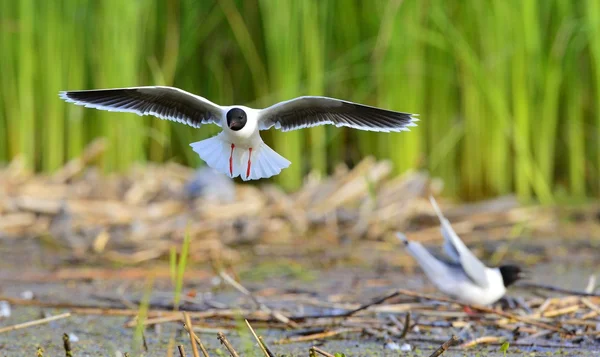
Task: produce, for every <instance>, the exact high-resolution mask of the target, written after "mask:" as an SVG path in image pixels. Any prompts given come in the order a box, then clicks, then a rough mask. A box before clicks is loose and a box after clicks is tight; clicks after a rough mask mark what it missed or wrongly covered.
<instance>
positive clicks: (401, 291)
mask: <svg viewBox="0 0 600 357" xmlns="http://www.w3.org/2000/svg"><path fill="white" fill-rule="evenodd" d="M398 295H405V296H410V297H415V298H421V299H427V300H432V301H441V302H446V303H450V304H457V305H460V306H466V307H469V308H471V309H472V310H479V311H482V312H486V313H489V314H494V315H499V316H502V317H506V318H509V319H513V320H517V321H521V322H524V323H527V324H530V325H533V326H537V327H541V328H543V329H547V330H552V331H555V332H559V333H564V334H567V335H572V333H571V332H570V331H567V330H565V329H563V328H560V327H556V326H553V325H549V324H547V323H544V322H540V321H536V320H533V319H530V318H527V317H524V316H519V315H514V314H511V313H508V312H505V311H500V310H494V309H491V308H489V307H485V306H482V305H470V304H465V303H463V302H460V301H457V300H453V299H449V298H445V297H441V296H440V297H438V296H432V295H429V294H422V293H417V292H414V291H409V290H404V289H398V290H396V291H394V292H393V293H391V294H388V295H386V296H384V297H383V298H379V299H377V300H375V301H373V302H371V303H368V304H366V305H363V306H361V307H359V308H358V309H354V310H352V311H350V312H351V314H350V316H351V315H353V314H355V313H356V312H358V311H362V310H365V309H367V308H369V307H370V306H373V305H376V304H381V303H382V302H384V301H386V300H388V299H391V298H393V297H396V296H398ZM345 315H347V314H345Z"/></svg>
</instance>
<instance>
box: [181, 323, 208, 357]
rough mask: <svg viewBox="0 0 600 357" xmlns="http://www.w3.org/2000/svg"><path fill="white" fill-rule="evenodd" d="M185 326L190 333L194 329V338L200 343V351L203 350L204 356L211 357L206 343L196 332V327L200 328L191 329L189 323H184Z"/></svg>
mask: <svg viewBox="0 0 600 357" xmlns="http://www.w3.org/2000/svg"><path fill="white" fill-rule="evenodd" d="M186 314H188V315H189V313H187V312H186ZM183 328H184V329H185V330H186V331H187V332H188V333H190V331H192V334H193V335H194V339H195V340H196V343H197V344H198V346H200V351H202V354H203V355H204V357H209V355H208V351H207V350H206V348H205V347H204V344H203V343H202V340H200V337H198V335H196V332H194V331H195V330H196V329H198V328H197V327H195V328H193V329H190V328H189V327H188V325H187V324H185V322H184V324H183Z"/></svg>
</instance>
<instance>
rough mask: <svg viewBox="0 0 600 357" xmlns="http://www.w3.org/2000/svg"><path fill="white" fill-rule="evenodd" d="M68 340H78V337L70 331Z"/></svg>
mask: <svg viewBox="0 0 600 357" xmlns="http://www.w3.org/2000/svg"><path fill="white" fill-rule="evenodd" d="M69 341H71V342H79V337H77V335H76V334H74V333H70V334H69Z"/></svg>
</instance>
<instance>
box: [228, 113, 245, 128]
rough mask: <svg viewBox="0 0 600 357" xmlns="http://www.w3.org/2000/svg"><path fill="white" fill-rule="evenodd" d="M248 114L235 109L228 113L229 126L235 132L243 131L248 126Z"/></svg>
mask: <svg viewBox="0 0 600 357" xmlns="http://www.w3.org/2000/svg"><path fill="white" fill-rule="evenodd" d="M246 120H247V118H246V112H245V111H243V110H241V109H240V108H233V109H231V110H229V111H228V112H227V126H228V127H229V129H231V130H233V131H238V130H241V129H242V128H243V127H244V126H245V125H246Z"/></svg>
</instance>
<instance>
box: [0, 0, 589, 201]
mask: <svg viewBox="0 0 600 357" xmlns="http://www.w3.org/2000/svg"><path fill="white" fill-rule="evenodd" d="M139 85H174V86H177V87H180V88H183V89H185V90H188V91H191V92H194V93H196V94H199V95H202V96H205V97H207V98H209V99H210V100H212V101H215V102H217V103H221V104H232V103H243V104H247V105H250V106H256V107H263V106H268V105H271V104H273V103H275V102H276V101H279V100H283V99H289V98H292V97H295V96H299V95H327V96H333V97H338V98H343V99H347V100H352V101H357V102H361V103H365V104H370V105H378V106H381V107H385V108H389V109H395V110H400V111H408V112H415V113H419V114H420V117H421V119H422V120H421V121H420V122H419V127H417V128H415V129H413V131H412V132H410V133H398V134H375V133H366V132H358V131H354V130H347V129H338V128H333V127H317V128H311V129H308V130H302V131H295V132H289V133H280V132H273V131H272V132H268V133H265V135H264V136H265V140H266V141H267V142H268V143H269V144H270V145H272V147H273V148H274V149H275V150H277V151H278V152H280V153H281V154H282V155H284V156H285V157H287V158H288V159H289V160H291V161H292V163H293V164H292V166H290V168H288V169H286V170H284V171H283V172H282V174H281V175H279V176H278V177H277V178H276V180H277V182H278V183H280V184H281V185H282V186H283V187H284V188H286V189H295V188H297V187H298V186H299V185H301V184H302V180H303V177H304V175H306V174H307V173H308V172H309V171H310V170H317V171H319V172H321V173H324V174H327V173H328V172H331V170H332V168H333V167H334V166H335V164H336V163H339V162H342V161H343V162H347V163H350V164H352V163H356V162H357V161H359V160H360V159H361V158H363V157H365V156H367V155H374V156H376V157H378V158H382V159H383V158H386V159H390V160H392V161H393V163H394V169H395V173H397V174H399V173H402V172H405V171H406V170H408V169H412V168H417V169H427V170H429V171H430V172H431V173H432V175H435V176H439V177H441V178H443V179H444V182H445V190H446V191H445V193H446V194H449V195H456V196H460V197H462V198H465V199H477V198H481V197H485V196H494V195H500V194H506V193H510V192H515V193H517V194H518V196H519V197H520V198H521V199H523V200H525V201H527V200H531V199H538V200H540V201H541V202H543V203H551V202H556V201H557V200H584V199H590V198H594V197H595V198H597V197H598V196H599V193H600V169H599V167H600V140H599V139H600V96H599V94H600V1H598V0H581V1H566V0H528V1H523V0H490V1H480V0H465V1H442V0H377V1H359V0H332V1H325V0H243V1H242V0H216V1H213V0H171V1H160V0H127V1H122V0H55V1H42V0H19V1H11V0H0V162H5V163H6V162H9V161H10V160H11V159H13V158H14V157H15V156H17V155H21V156H22V157H23V159H24V162H25V163H26V165H27V167H29V168H30V169H35V170H44V171H52V170H54V169H56V168H58V167H60V166H61V165H62V164H63V163H64V162H65V161H66V160H68V159H69V158H73V157H76V156H78V155H79V154H80V153H81V151H82V149H83V148H84V147H85V145H86V143H88V142H90V141H91V140H92V139H93V138H95V137H99V136H104V137H107V138H108V140H109V144H110V146H109V150H108V152H107V153H106V154H105V155H104V157H103V161H102V165H103V166H104V168H105V169H106V170H107V171H113V170H117V171H118V170H125V169H127V167H128V166H129V165H130V164H132V163H134V162H144V161H148V160H150V161H159V162H160V161H168V160H175V161H179V162H183V163H186V164H189V165H192V166H199V165H201V161H200V160H199V158H198V157H197V156H196V155H195V153H194V152H193V151H192V150H191V149H190V147H189V143H190V142H192V141H197V140H200V139H202V138H206V137H209V136H212V135H214V134H215V133H216V132H217V130H218V128H217V127H216V126H208V125H207V126H205V127H203V128H202V129H200V130H194V129H192V128H188V127H185V126H182V125H177V124H172V123H169V122H165V121H161V120H159V119H155V118H152V117H143V118H141V117H138V116H136V115H134V114H125V113H107V112H100V111H96V110H91V109H84V108H81V107H77V106H74V105H68V104H66V103H64V102H62V101H61V100H59V99H58V95H57V93H58V91H59V90H65V89H92V88H105V87H119V86H139Z"/></svg>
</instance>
